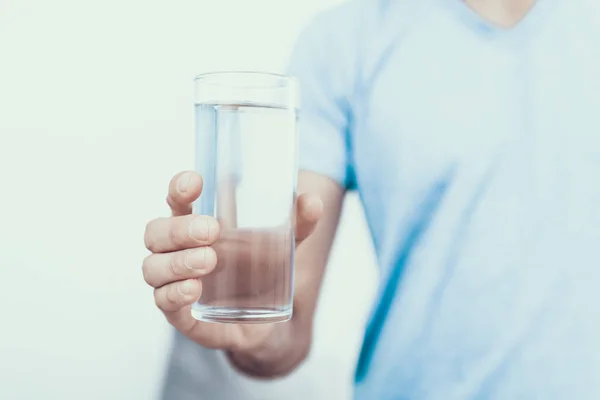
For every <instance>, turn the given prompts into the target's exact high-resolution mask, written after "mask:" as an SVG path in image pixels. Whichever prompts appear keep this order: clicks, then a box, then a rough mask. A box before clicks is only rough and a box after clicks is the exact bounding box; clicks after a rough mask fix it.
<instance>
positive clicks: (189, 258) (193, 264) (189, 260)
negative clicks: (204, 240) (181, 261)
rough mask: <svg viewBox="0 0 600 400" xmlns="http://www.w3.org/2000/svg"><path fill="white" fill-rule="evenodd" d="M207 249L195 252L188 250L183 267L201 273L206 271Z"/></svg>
mask: <svg viewBox="0 0 600 400" xmlns="http://www.w3.org/2000/svg"><path fill="white" fill-rule="evenodd" d="M207 253H208V251H207V249H206V248H201V249H196V250H190V251H188V252H187V254H186V257H185V266H186V267H187V268H188V269H190V270H196V271H202V270H204V269H206V266H207V265H208V264H207V261H209V260H208V257H207Z"/></svg>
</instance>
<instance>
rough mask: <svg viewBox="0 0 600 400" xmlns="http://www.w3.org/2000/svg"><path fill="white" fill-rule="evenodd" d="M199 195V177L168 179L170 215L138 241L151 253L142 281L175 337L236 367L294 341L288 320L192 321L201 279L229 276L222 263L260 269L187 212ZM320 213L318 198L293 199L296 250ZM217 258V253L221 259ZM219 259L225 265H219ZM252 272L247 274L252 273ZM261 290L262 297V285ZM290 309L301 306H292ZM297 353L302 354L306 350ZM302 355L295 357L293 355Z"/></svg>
mask: <svg viewBox="0 0 600 400" xmlns="http://www.w3.org/2000/svg"><path fill="white" fill-rule="evenodd" d="M201 191H202V178H201V177H200V176H199V175H198V174H196V173H194V172H184V173H181V174H178V175H177V176H175V177H174V178H173V180H172V181H171V184H170V186H169V195H168V197H167V203H168V204H169V206H170V207H171V210H172V217H169V218H159V219H156V220H153V221H151V222H150V223H149V224H148V225H147V227H146V233H145V237H144V240H145V244H146V247H147V248H148V250H150V251H151V252H152V254H151V255H149V256H148V257H147V258H146V259H145V260H144V263H143V273H144V279H145V280H146V282H147V283H148V284H149V285H150V286H152V287H154V288H155V289H154V299H155V302H156V305H157V307H158V308H159V309H161V310H162V312H163V313H164V315H165V317H166V318H167V320H168V321H169V322H170V323H171V324H172V325H173V326H174V327H175V328H176V329H177V330H179V331H180V332H181V333H183V334H184V335H186V336H187V337H189V338H190V339H192V340H193V341H195V342H196V343H198V344H200V345H202V346H204V347H208V348H215V349H222V350H225V351H226V352H227V353H228V354H229V355H230V356H231V358H232V359H233V360H234V363H235V360H238V359H239V360H242V361H240V362H241V363H244V362H248V361H247V360H253V361H252V362H256V360H259V359H260V357H261V354H263V353H270V354H271V353H272V352H273V347H274V346H275V347H278V348H279V349H281V350H283V349H284V348H285V347H287V346H289V345H290V344H291V343H292V342H293V341H294V340H295V339H297V338H293V335H294V332H295V329H294V327H293V325H294V318H292V320H291V321H289V322H286V323H282V324H257V325H244V324H214V323H206V322H201V321H197V320H195V319H194V318H193V317H192V315H191V305H192V304H193V303H194V302H196V301H197V300H198V299H199V298H200V296H201V294H202V282H203V280H204V281H205V280H210V276H211V274H213V275H214V274H216V273H217V272H219V273H232V274H235V273H236V270H237V269H238V268H239V267H236V268H231V269H229V268H227V267H226V266H227V265H242V266H243V265H245V264H244V263H246V265H248V266H250V265H252V268H256V266H257V265H258V266H260V265H261V263H258V264H257V263H256V260H254V262H253V263H250V257H249V253H248V252H245V251H244V247H243V246H239V245H235V244H234V245H231V241H230V240H228V238H227V232H225V231H221V227H220V226H219V223H218V222H217V220H215V219H214V218H212V217H210V216H205V215H192V214H191V210H192V202H193V201H194V200H196V199H197V198H198V196H199V195H200V193H201ZM322 212H323V204H322V202H321V200H320V199H319V197H318V196H311V195H308V194H302V195H300V196H299V197H298V201H297V207H296V216H295V219H296V246H298V245H300V244H301V243H302V242H303V241H304V240H305V239H306V238H307V237H309V236H310V235H311V233H312V232H313V231H314V229H315V226H316V224H317V221H318V220H319V219H320V217H321V214H322ZM235 240H236V241H239V240H242V243H243V241H244V238H243V237H240V236H236V237H235ZM252 240H254V241H256V240H258V241H259V242H265V243H268V240H269V236H268V235H265V237H264V238H262V237H259V236H256V235H253V236H252ZM217 254H220V257H219V258H221V260H219V259H218V257H217ZM225 260H226V261H228V262H226V263H224V261H225ZM231 260H235V262H231ZM265 265H269V263H266V264H265ZM255 272H256V271H254V270H252V271H250V273H252V274H254V273H255ZM237 273H244V269H243V268H240V269H239V270H238V271H237ZM265 282H268V280H265ZM263 289H264V291H265V293H268V290H269V288H268V287H265V288H263ZM236 290H237V288H236ZM241 294H242V295H243V291H242V293H241ZM254 294H256V292H254ZM259 295H260V293H259ZM295 307H301V305H299V304H295ZM303 351H308V348H306V349H304V350H303ZM303 356H304V355H303V354H298V357H303ZM292 358H293V357H292ZM243 360H246V361H243ZM296 361H297V360H296ZM289 362H290V363H292V362H293V360H290V361H289ZM292 367H293V365H291V364H290V368H292ZM277 371H278V374H282V373H286V372H287V371H286V368H285V366H281V365H280V366H278V367H277ZM266 374H267V375H268V374H269V373H268V372H267V373H266Z"/></svg>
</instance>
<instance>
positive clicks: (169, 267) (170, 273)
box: [142, 247, 217, 288]
mask: <svg viewBox="0 0 600 400" xmlns="http://www.w3.org/2000/svg"><path fill="white" fill-rule="evenodd" d="M216 265H217V254H216V253H215V251H214V250H213V249H212V248H210V247H200V248H197V249H191V250H183V251H176V252H173V253H159V254H151V255H149V256H148V257H146V259H145V260H144V263H143V265H142V272H143V274H144V280H145V281H146V283H148V285H150V286H152V287H154V288H158V287H161V286H163V285H166V284H167V283H171V282H174V281H180V280H184V279H190V278H199V277H201V276H203V275H206V274H208V273H210V272H211V271H212V270H213V269H214V268H215V266H216Z"/></svg>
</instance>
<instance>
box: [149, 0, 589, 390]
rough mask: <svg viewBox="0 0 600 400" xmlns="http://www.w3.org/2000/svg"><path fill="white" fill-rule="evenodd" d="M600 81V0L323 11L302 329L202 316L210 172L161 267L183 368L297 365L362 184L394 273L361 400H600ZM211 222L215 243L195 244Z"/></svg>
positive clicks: (375, 2)
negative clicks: (186, 261) (200, 355)
mask: <svg viewBox="0 0 600 400" xmlns="http://www.w3.org/2000/svg"><path fill="white" fill-rule="evenodd" d="M599 71H600V7H599V5H598V2H597V1H596V0H570V1H559V0H539V1H537V2H535V0H467V1H461V0H423V1H408V0H406V1H404V0H389V1H383V0H357V1H350V2H348V3H346V4H344V5H342V6H341V7H338V8H336V9H333V10H331V11H328V12H326V13H324V14H322V15H320V16H318V17H317V18H316V19H315V20H314V21H313V23H311V24H310V26H309V27H308V28H307V29H306V30H305V32H304V33H303V34H302V36H301V38H300V40H299V42H298V45H297V47H296V50H295V52H294V56H293V59H292V62H291V67H290V74H293V75H296V76H298V77H299V79H300V82H301V87H302V90H303V113H302V121H301V123H302V130H301V151H300V158H301V162H300V166H301V169H302V172H301V173H300V177H299V187H300V192H301V193H303V195H302V196H301V197H300V198H299V201H298V216H299V227H298V229H299V232H298V233H299V237H300V239H303V240H300V242H299V244H298V247H297V258H296V262H297V283H296V284H297V286H296V299H295V310H294V317H293V319H292V321H291V322H289V323H286V324H279V325H273V326H270V325H269V326H259V327H246V326H219V325H209V324H203V323H199V322H196V321H194V320H192V319H191V317H190V315H189V305H190V304H191V303H192V302H194V300H195V299H197V298H198V296H199V294H200V291H201V284H200V282H201V280H202V273H203V272H200V270H195V269H193V270H189V269H188V270H186V269H185V267H182V266H181V265H180V264H179V263H178V261H177V260H181V259H182V256H181V254H182V253H181V251H184V250H185V249H189V248H198V247H200V246H209V245H210V244H211V243H212V242H213V241H214V240H215V239H216V238H217V236H218V232H217V227H216V225H214V224H215V223H214V221H212V220H210V219H209V218H208V217H202V216H195V217H192V216H188V215H184V214H187V213H189V203H190V202H191V201H192V200H193V199H194V198H196V197H197V196H198V195H199V192H200V190H201V180H200V178H199V177H198V176H197V175H194V174H193V173H185V174H183V175H179V176H176V177H175V178H174V180H173V182H172V184H171V189H170V195H169V204H171V207H172V208H173V212H174V215H175V216H174V217H173V218H171V219H161V220H158V221H155V222H151V223H150V224H149V225H148V227H147V232H146V243H147V244H148V247H149V249H150V250H152V251H153V253H155V254H153V255H151V256H150V257H149V258H148V259H147V260H146V263H145V266H144V271H145V276H146V279H147V281H148V282H149V283H150V284H152V285H153V286H155V287H157V289H156V292H155V293H156V303H157V305H158V307H160V308H161V309H162V310H163V311H164V312H165V315H166V317H167V319H168V320H169V321H170V322H171V323H172V324H173V325H174V326H175V327H176V328H177V329H178V330H179V331H180V332H181V333H182V334H183V335H185V336H187V338H188V339H183V338H182V336H180V337H179V338H178V343H176V345H175V349H174V354H173V365H177V363H178V361H177V360H178V358H180V357H181V356H182V352H181V351H178V349H180V348H181V346H184V344H185V343H190V341H193V342H195V343H198V344H200V345H203V346H207V347H212V348H221V349H224V350H225V351H226V352H227V354H228V357H229V359H230V360H231V362H232V364H233V365H234V366H235V367H236V368H238V369H239V370H241V371H243V372H244V373H246V374H249V375H251V376H256V377H275V376H280V375H284V374H287V373H289V372H290V371H292V370H293V369H294V368H295V367H296V366H297V365H298V364H299V363H300V362H301V361H302V360H303V358H304V357H305V356H306V354H307V353H308V349H309V346H310V338H311V328H312V325H311V324H312V319H313V313H314V309H315V304H316V299H317V295H318V292H319V285H320V281H321V277H322V274H323V270H324V268H325V265H326V260H327V255H328V253H329V249H330V246H331V243H332V240H333V236H334V232H335V229H336V225H337V222H338V218H339V214H340V209H341V205H342V199H343V197H344V193H345V192H346V191H347V190H358V192H359V193H360V197H361V199H362V202H363V205H364V208H365V212H366V216H367V220H368V222H369V226H370V230H371V233H372V235H373V239H374V243H375V248H376V251H377V255H378V261H379V263H380V266H381V276H382V280H381V286H380V291H379V294H378V298H377V302H376V304H375V306H374V309H373V313H372V315H371V319H370V322H369V324H368V326H367V329H366V332H365V340H364V343H363V347H362V351H361V355H360V359H359V363H358V366H357V369H356V398H357V399H361V400H363V399H366V400H392V399H394V400H397V399H442V400H449V399H457V400H474V399H503V400H504V399H511V400H513V399H544V400H551V399H586V400H587V399H589V400H592V399H594V400H597V399H600V313H599V312H598V310H597V308H598V305H600V290H598V287H599V285H600V251H599V250H598V249H599V248H600V157H599V156H600V139H599V135H600V112H599V110H600V73H599ZM317 220H319V221H318V224H316V228H315V229H314V232H313V233H312V234H309V233H310V232H311V231H312V229H313V228H314V225H315V223H316V221H317ZM193 221H195V222H193ZM199 222H202V223H204V226H206V223H208V225H209V226H210V229H209V230H208V231H206V230H205V232H204V233H205V234H206V233H208V232H210V235H203V236H202V235H201V236H194V237H195V238H196V239H194V237H190V236H188V235H187V232H188V226H189V224H190V223H197V225H194V226H200V225H199ZM193 229H195V228H193ZM193 232H196V231H193ZM173 238H174V239H175V240H174V241H173ZM172 257H174V260H176V262H175V263H174V264H173V270H174V271H175V273H173V270H170V269H169V260H170V259H171V258H172ZM194 260H195V262H196V264H194V265H193V266H194V267H205V269H204V273H208V271H210V270H211V269H213V268H214V260H211V262H212V264H211V265H202V259H201V257H198V258H197V259H194ZM157 277H158V278H157ZM187 379H188V381H190V382H191V381H193V379H194V376H193V371H190V372H189V377H188V378H187ZM178 384H179V385H183V386H185V385H186V384H191V383H189V382H188V383H186V380H185V379H179V380H178ZM172 386H175V385H172ZM174 390H175V389H174V387H169V385H167V391H166V397H167V398H169V399H177V395H176V393H177V392H176V391H174Z"/></svg>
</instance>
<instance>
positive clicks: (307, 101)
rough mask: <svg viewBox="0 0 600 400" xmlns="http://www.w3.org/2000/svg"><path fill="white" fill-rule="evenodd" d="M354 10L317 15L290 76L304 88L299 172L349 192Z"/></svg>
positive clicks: (298, 47) (297, 50) (303, 37)
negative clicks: (349, 32)
mask: <svg viewBox="0 0 600 400" xmlns="http://www.w3.org/2000/svg"><path fill="white" fill-rule="evenodd" d="M348 7H349V6H346V7H345V8H338V9H334V10H331V11H328V12H326V13H323V14H320V15H318V16H317V17H316V18H315V19H313V20H312V21H311V23H310V24H309V25H308V26H307V27H306V28H305V29H304V31H303V32H302V33H301V35H300V36H299V39H298V41H297V43H296V46H295V48H294V51H293V53H292V57H291V60H290V64H289V66H288V70H287V73H288V75H291V76H295V77H296V78H297V79H298V81H299V84H300V94H301V95H300V98H301V101H300V113H299V153H298V157H299V168H300V169H301V170H307V171H312V172H315V173H318V174H321V175H325V176H327V177H329V178H331V179H333V180H335V181H336V182H338V183H339V184H340V185H341V186H343V187H345V188H348V187H349V186H350V185H351V183H350V180H351V171H352V169H353V166H352V162H351V159H352V158H351V157H350V147H349V128H350V127H349V121H350V106H349V101H348V99H349V96H350V93H351V91H352V89H353V85H354V78H353V75H354V71H353V68H355V67H356V62H355V60H354V58H355V57H354V54H353V52H354V50H353V49H352V38H351V37H349V36H348V35H344V32H345V31H347V28H348V27H351V26H352V25H353V20H352V18H351V15H350V14H349V12H348V11H351V10H349V9H348Z"/></svg>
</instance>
